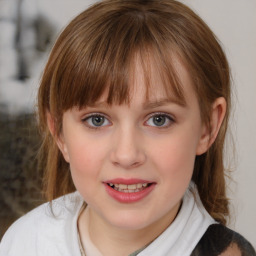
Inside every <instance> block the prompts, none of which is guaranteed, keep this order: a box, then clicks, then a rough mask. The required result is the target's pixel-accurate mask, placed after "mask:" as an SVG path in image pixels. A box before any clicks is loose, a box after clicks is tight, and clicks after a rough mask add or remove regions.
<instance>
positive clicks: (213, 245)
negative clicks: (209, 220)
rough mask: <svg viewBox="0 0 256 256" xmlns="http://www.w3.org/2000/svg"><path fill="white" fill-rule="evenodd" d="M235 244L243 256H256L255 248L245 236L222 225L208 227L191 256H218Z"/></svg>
mask: <svg viewBox="0 0 256 256" xmlns="http://www.w3.org/2000/svg"><path fill="white" fill-rule="evenodd" d="M234 243H235V244H236V245H237V246H238V248H239V249H240V251H241V255H242V256H256V253H255V250H254V248H253V247H252V245H251V244H250V243H249V242H248V241H247V240H246V239H245V238H244V237H243V236H241V235H240V234H238V233H236V232H235V231H233V230H231V229H229V228H227V227H225V226H223V225H221V224H213V225H210V226H209V227H208V229H207V230H206V232H205V234H204V235H203V237H202V238H201V240H200V241H199V243H198V244H197V246H196V247H195V249H194V250H193V252H192V254H191V256H205V255H207V256H218V255H220V254H221V253H222V252H224V251H225V250H226V249H227V248H228V247H229V246H230V245H231V244H234Z"/></svg>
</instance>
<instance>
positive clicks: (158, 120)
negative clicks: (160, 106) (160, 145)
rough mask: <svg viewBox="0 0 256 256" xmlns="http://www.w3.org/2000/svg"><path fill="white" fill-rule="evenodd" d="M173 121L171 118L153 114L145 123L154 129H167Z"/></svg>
mask: <svg viewBox="0 0 256 256" xmlns="http://www.w3.org/2000/svg"><path fill="white" fill-rule="evenodd" d="M173 122H174V120H173V118H172V117H171V116H169V115H166V114H155V115H152V116H151V117H150V118H149V119H148V120H147V122H146V124H147V125H149V126H154V127H160V128H161V127H169V126H170V125H171V123H173Z"/></svg>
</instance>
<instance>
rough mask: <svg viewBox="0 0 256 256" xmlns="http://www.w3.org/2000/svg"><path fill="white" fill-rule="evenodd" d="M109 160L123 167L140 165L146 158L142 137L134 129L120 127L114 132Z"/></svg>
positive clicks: (128, 167)
mask: <svg viewBox="0 0 256 256" xmlns="http://www.w3.org/2000/svg"><path fill="white" fill-rule="evenodd" d="M110 159H111V162H112V163H113V164H114V165H116V166H120V167H122V168H124V169H132V168H135V167H138V166H140V165H142V164H143V163H144V162H145V160H146V155H145V152H144V150H143V142H142V137H141V135H140V134H139V132H136V131H135V129H131V128H127V129H120V130H118V131H116V132H115V135H114V138H113V144H112V151H111V156H110Z"/></svg>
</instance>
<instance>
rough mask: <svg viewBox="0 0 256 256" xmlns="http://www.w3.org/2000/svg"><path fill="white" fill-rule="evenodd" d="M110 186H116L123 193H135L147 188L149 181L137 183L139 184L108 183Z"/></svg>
mask: <svg viewBox="0 0 256 256" xmlns="http://www.w3.org/2000/svg"><path fill="white" fill-rule="evenodd" d="M108 185H109V186H110V187H112V188H114V189H115V190H117V191H120V192H123V193H135V192H139V191H141V190H143V189H144V188H146V187H147V186H148V185H149V183H137V184H130V185H127V184H113V183H109V184H108Z"/></svg>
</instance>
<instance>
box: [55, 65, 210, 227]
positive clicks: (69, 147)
mask: <svg viewBox="0 0 256 256" xmlns="http://www.w3.org/2000/svg"><path fill="white" fill-rule="evenodd" d="M176 66H177V67H176V68H177V70H178V74H179V77H180V79H181V83H182V84H183V85H184V95H185V99H186V105H185V106H184V105H180V104H178V103H177V101H175V100H171V99H167V98H166V93H165V91H164V89H163V86H162V85H161V84H159V81H161V80H160V79H159V77H158V76H157V74H156V75H153V77H152V84H155V85H157V87H155V88H154V87H153V88H152V90H151V93H150V97H149V99H148V100H145V86H144V78H143V76H142V75H141V74H143V72H142V68H141V66H140V65H139V63H137V64H136V74H135V76H134V90H133V93H132V100H131V102H130V104H129V105H125V104H124V105H112V106H108V105H107V104H106V103H105V97H104V96H103V97H102V98H101V99H100V101H99V102H96V103H95V105H94V106H90V107H86V108H84V109H82V110H78V109H76V108H73V109H71V110H69V111H67V112H65V113H64V116H63V131H62V135H61V137H60V139H59V142H58V145H59V147H60V149H61V151H62V153H63V155H64V157H65V159H66V161H67V162H69V163H70V170H71V173H72V177H73V181H74V184H75V186H76V188H77V190H78V191H79V192H80V194H81V195H82V196H83V198H84V200H85V201H86V203H87V204H88V205H89V206H90V210H91V215H92V216H97V218H98V219H99V220H100V221H101V222H102V223H105V224H106V225H109V226H111V227H115V228H119V229H125V230H135V229H147V228H149V227H150V228H152V229H154V228H155V227H156V226H157V227H160V226H162V227H166V226H167V225H169V224H170V221H172V220H173V219H174V218H175V216H176V214H177V212H178V209H179V207H180V203H181V200H182V197H183V195H184V193H185V191H186V189H187V187H188V185H189V182H190V180H191V176H192V173H193V168H194V161H195V157H196V155H197V154H201V153H203V151H204V142H205V140H206V129H205V127H204V125H203V124H202V122H201V118H200V110H199V105H198V101H197V98H196V95H195V93H194V91H193V86H192V84H191V80H190V77H189V75H188V72H187V71H186V69H185V67H184V66H183V65H182V64H181V63H180V62H177V65H176Z"/></svg>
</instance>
